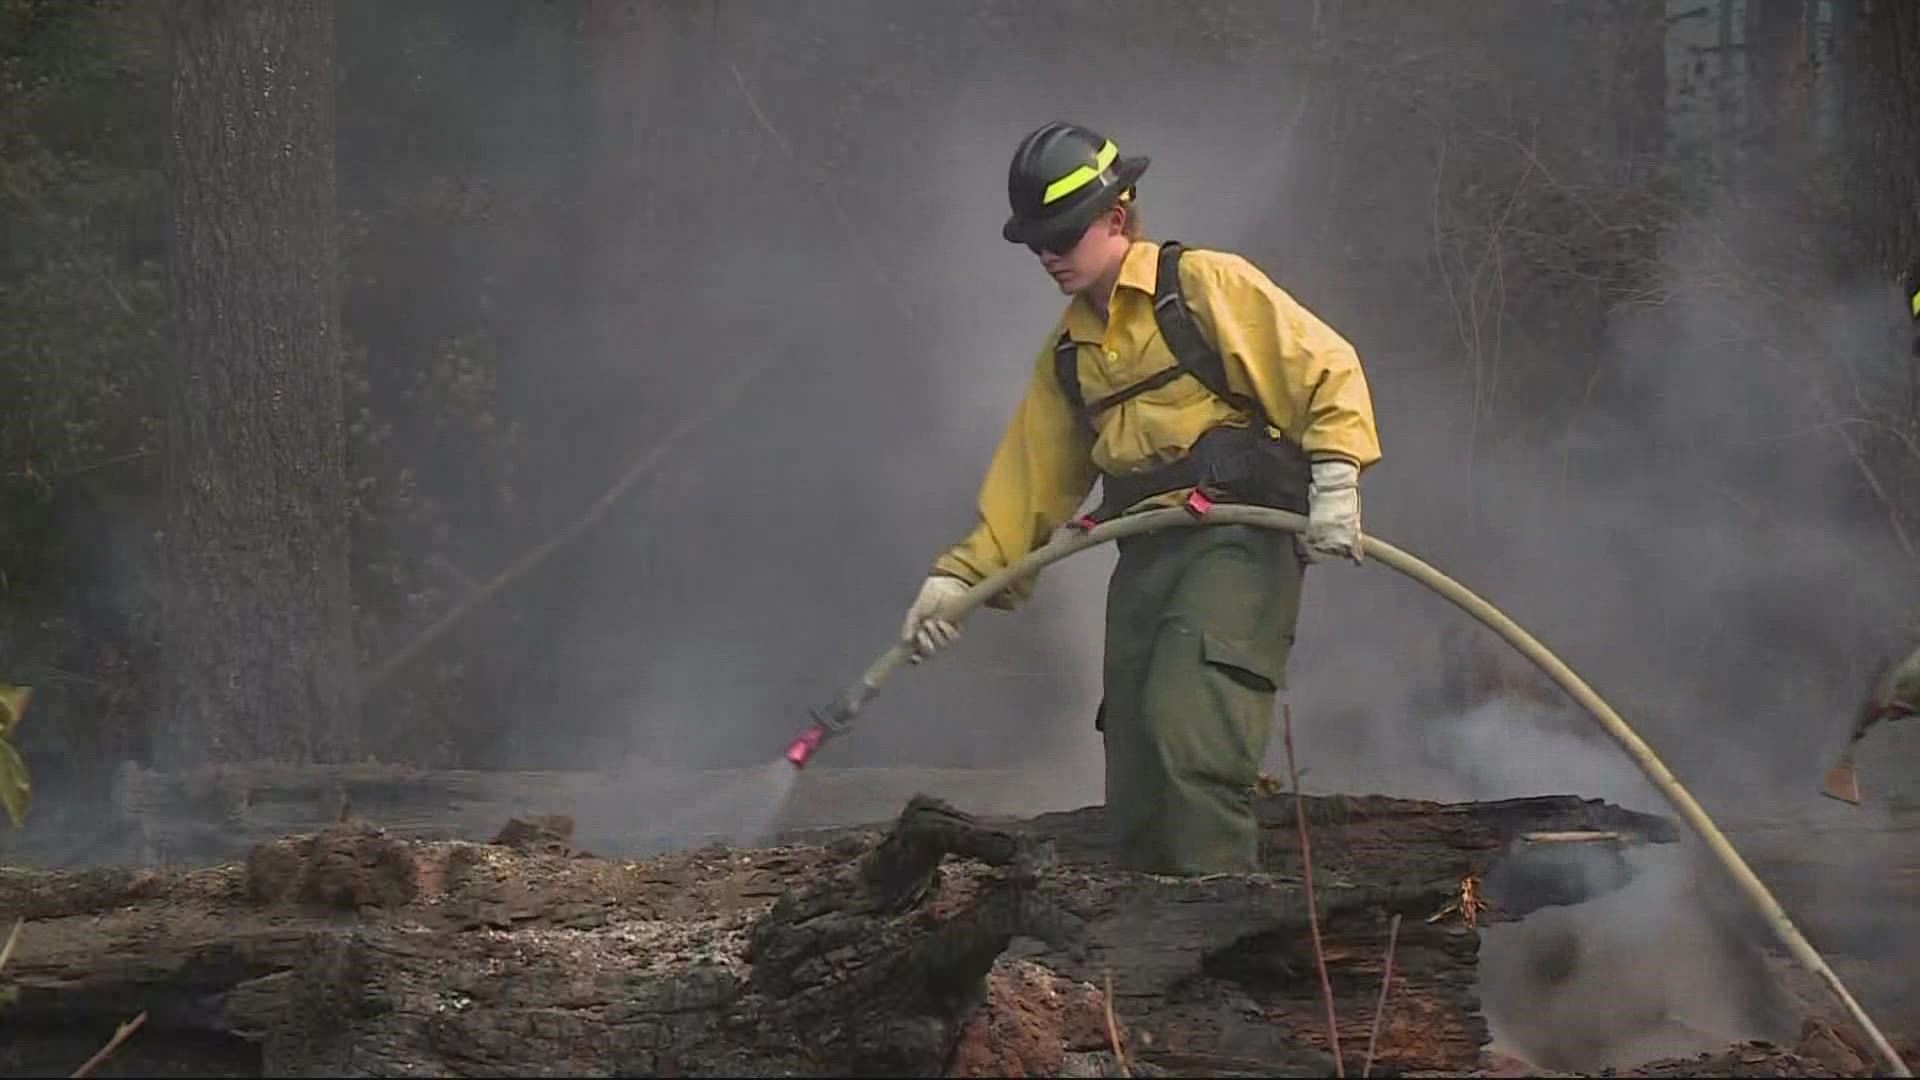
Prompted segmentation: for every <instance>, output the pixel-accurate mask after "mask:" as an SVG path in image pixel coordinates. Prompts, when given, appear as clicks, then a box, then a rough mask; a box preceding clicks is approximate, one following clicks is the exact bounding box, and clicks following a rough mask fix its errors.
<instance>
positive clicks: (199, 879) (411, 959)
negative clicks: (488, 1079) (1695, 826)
mask: <svg viewBox="0 0 1920 1080" xmlns="http://www.w3.org/2000/svg"><path fill="white" fill-rule="evenodd" d="M1291 807H1292V803H1291V800H1289V799H1265V800H1261V803H1260V811H1261V817H1262V822H1263V826H1264V831H1265V835H1266V837H1267V851H1266V858H1267V865H1268V867H1269V872H1268V873H1263V874H1256V875H1228V876H1220V877H1210V878H1197V879H1173V878H1161V877H1156V876H1152V875H1145V874H1133V873H1125V872H1120V871H1116V870H1113V869H1112V868H1111V867H1110V865H1109V862H1108V860H1107V858H1106V854H1105V852H1104V847H1103V844H1102V843H1101V841H1100V839H1099V837H1100V836H1101V834H1102V831H1103V830H1102V825H1101V821H1100V814H1099V812H1098V811H1097V810H1085V811H1076V812H1073V813H1064V814H1052V815H1046V816H1043V817H1042V818H1039V819H1035V820H1033V821H1029V822H998V821H984V820H979V819H975V818H973V817H970V816H968V815H966V814H963V813H960V812H957V811H955V810H954V809H952V808H951V807H949V806H946V805H945V804H942V803H938V802H936V801H933V800H929V799H924V798H917V799H915V800H913V801H912V802H911V803H910V804H909V805H908V807H907V808H906V810H905V812H903V813H902V814H901V815H900V817H899V818H898V819H897V820H896V821H894V822H893V823H892V825H891V827H890V828H888V829H886V830H885V831H884V832H875V831H869V830H830V831H826V832H822V833H820V834H818V835H816V836H813V837H810V838H804V840H805V842H799V843H795V844H793V845H790V846H786V847H779V848H768V849H758V850H751V851H749V850H728V849H720V848H711V849H703V850H700V851H694V852H682V853H678V854H674V855H670V856H663V857H659V858H654V859H649V860H645V861H640V862H616V861H609V860H603V859H598V858H592V857H586V856H580V855H577V854H571V853H568V852H567V851H566V850H565V847H564V845H559V846H557V847H556V846H555V845H552V844H549V843H546V842H544V841H542V840H541V839H540V837H538V836H534V837H533V838H532V840H531V841H529V842H526V843H519V842H518V841H515V837H516V836H518V835H519V834H520V833H523V832H526V830H510V831H505V832H503V833H502V834H501V835H500V837H499V838H498V839H499V840H500V841H502V842H500V843H492V844H475V843H449V842H419V841H407V840H402V839H399V838H397V837H394V836H391V835H389V834H387V833H385V832H384V831H382V830H380V829H378V828H375V827H373V826H371V825H368V824H366V823H363V822H356V821H349V822H345V823H341V824H337V825H333V826H330V827H328V828H327V829H324V830H322V831H321V832H319V833H317V834H309V835H305V836H301V837H294V838H287V839H283V840H281V841H276V842H273V843H269V844H264V845H262V846H261V847H259V848H257V849H256V850H255V851H254V852H253V854H252V856H251V857H250V858H249V859H248V860H247V861H246V862H245V863H244V864H228V865H223V866H217V867H208V868H202V869H197V870H190V871H162V870H114V871H92V872H82V873H47V872H28V871H4V872H0V910H4V911H8V912H18V913H20V914H21V915H23V916H25V917H26V918H27V919H28V920H29V922H28V925H27V928H26V931H25V932H24V933H23V935H22V938H21V943H20V947H19V951H18V952H17V953H16V955H15V957H14V960H13V963H12V964H11V965H10V966H9V971H8V974H9V976H10V977H11V978H12V979H13V980H14V981H15V982H16V984H17V986H18V988H19V998H18V1001H17V1002H16V1004H15V1006H14V1008H13V1009H12V1010H10V1012H9V1015H8V1024H9V1035H10V1036H11V1042H10V1044H9V1045H8V1046H7V1047H6V1048H0V1069H6V1070H8V1071H10V1072H16V1073H18V1072H23V1071H26V1072H31V1071H34V1070H44V1069H47V1068H51V1067H56V1066H58V1065H61V1064H66V1058H67V1057H70V1056H71V1053H72V1049H73V1047H72V1046H71V1042H72V1034H73V1032H75V1031H76V1030H83V1031H91V1030H93V1029H96V1028H97V1029H100V1030H104V1031H111V1030H112V1027H113V1025H114V1024H115V1023H117V1022H119V1021H120V1020H122V1019H125V1017H126V1016H128V1015H131V1014H133V1013H134V1012H137V1011H140V1010H145V1011H147V1013H148V1018H147V1021H146V1025H145V1026H144V1027H143V1028H142V1030H141V1034H140V1037H139V1038H138V1039H136V1040H133V1041H132V1042H130V1043H129V1044H128V1046H127V1047H125V1048H124V1049H123V1051H122V1052H121V1055H120V1057H119V1058H117V1059H116V1061H117V1063H118V1064H119V1065H120V1066H122V1067H123V1068H128V1069H138V1068H141V1067H145V1066H147V1065H150V1064H155V1063H164V1064H165V1067H166V1068H170V1069H176V1070H177V1069H190V1068H198V1069H201V1070H202V1072H200V1073H198V1075H267V1076H317V1075H330V1076H367V1075H450V1076H498V1075H519V1076H530V1075H550V1076H561V1075H567V1076H596V1075H599V1076H604V1075H625V1076H670V1075H687V1076H690V1075H710V1076H722V1075H724V1076H742V1075H809V1076H818V1075H828V1076H847V1075H906V1076H938V1075H1066V1074H1078V1075H1099V1074H1101V1072H1100V1070H1103V1069H1106V1068H1109V1067H1110V1066H1111V1060H1110V1049H1111V1040H1115V1038H1116V1036H1117V1041H1118V1042H1119V1043H1120V1044H1121V1049H1122V1053H1124V1054H1125V1056H1126V1057H1127V1060H1128V1066H1129V1069H1130V1070H1131V1071H1132V1074H1133V1075H1136V1076H1144V1075H1164V1074H1168V1073H1171V1074H1175V1075H1189V1076H1191V1075H1303V1076H1324V1075H1329V1074H1330V1065H1331V1062H1330V1059H1329V1057H1328V1055H1327V1052H1326V1040H1325V1031H1324V1016H1325V1014H1324V1012H1323V1011H1321V1009H1320V1008H1319V1007H1318V1003H1317V999H1316V994H1317V986H1318V981H1317V978H1316V977H1315V974H1314V965H1313V961H1312V951H1311V949H1312V946H1311V944H1310V940H1311V934H1310V931H1309V928H1308V925H1307V918H1306V905H1305V902H1304V897H1303V896H1302V893H1301V884H1300V876H1299V874H1298V872H1297V863H1298V859H1297V852H1296V851H1294V849H1293V845H1294V840H1293V837H1294V836H1295V835H1296V833H1295V829H1294V826H1293V821H1292V814H1291ZM1309 810H1310V814H1311V815H1312V816H1311V821H1312V828H1313V838H1314V843H1315V851H1314V855H1315V869H1316V876H1317V878H1318V880H1319V881H1320V882H1321V885H1320V889H1321V895H1320V903H1319V910H1320V912H1321V917H1322V921H1323V924H1324V925H1323V935H1322V936H1323V938H1324V943H1325V949H1326V955H1327V962H1328V966H1329V968H1330V972H1331V977H1332V983H1333V990H1334V995H1335V998H1336V1010H1337V1012H1338V1014H1339V1017H1340V1022H1341V1035H1342V1042H1343V1045H1344V1046H1346V1047H1347V1048H1348V1050H1349V1053H1353V1052H1355V1048H1359V1047H1364V1046H1365V1044H1366V1032H1367V1029H1368V1026H1369V1025H1370V1024H1371V1021H1372V1014H1373V1009H1374V1003H1375V1001H1376V995H1377V993H1378V989H1379V974H1380V968H1381V964H1382V962H1383V960H1384V958H1385V947H1384V946H1385V936H1386V932H1387V927H1388V925H1389V917H1390V915H1391V914H1393V913H1399V914H1400V915H1402V917H1403V924H1402V927H1401V930H1400V933H1399V938H1398V942H1397V951H1396V955H1395V961H1394V970H1395V972H1396V980H1395V984H1394V992H1393V995H1392V996H1391V998H1390V1001H1389V1005H1388V1009H1389V1012H1388V1013H1387V1014H1386V1017H1385V1022H1384V1023H1383V1024H1382V1034H1381V1046H1380V1052H1379V1057H1378V1061H1377V1063H1376V1067H1377V1068H1378V1069H1379V1070H1381V1071H1383V1072H1384V1071H1386V1070H1393V1069H1399V1070H1413V1069H1431V1070H1442V1071H1449V1072H1453V1073H1456V1074H1457V1073H1458V1072H1460V1071H1464V1070H1468V1069H1472V1068H1475V1067H1477V1066H1478V1065H1479V1063H1480V1060H1481V1057H1482V1048H1483V1046H1484V1045H1485V1044H1486V1042H1487V1031H1486V1027H1485V1023H1484V1021H1483V1020H1482V1018H1481V1017H1480V1014H1479V1008H1478V1001H1477V998H1476V991H1475V989H1474V969H1475V962H1476V956H1477V951H1478V934H1477V929H1476V927H1477V926H1478V925H1484V924H1485V923H1486V922H1488V921H1492V920H1498V919H1511V918H1515V917H1518V916H1521V915H1524V914H1525V913H1526V912H1527V911H1528V910H1530V909H1532V908H1534V907H1537V906H1539V905H1541V904H1546V903H1569V902H1574V901H1576V900H1578V899H1580V898H1582V897H1583V896H1585V895H1587V894H1590V893H1591V892H1593V891H1594V890H1596V889H1598V890H1605V889H1607V888H1610V887H1614V886H1615V885H1617V884H1619V883H1621V882H1623V881H1624V880H1625V874H1626V872H1625V870H1624V864H1620V866H1618V867H1615V866H1614V864H1613V863H1612V862H1609V861H1608V857H1607V855H1606V854H1605V853H1604V850H1605V849H1604V845H1600V846H1594V847H1592V849H1591V850H1592V851H1594V852H1595V853H1596V854H1595V857H1594V859H1582V860H1578V861H1577V862H1575V863H1573V864H1570V865H1568V866H1564V867H1562V866H1559V865H1557V864H1553V863H1551V862H1548V863H1541V862H1539V861H1538V860H1536V859H1535V858H1534V857H1533V856H1531V855H1529V854H1528V853H1527V852H1526V851H1525V850H1524V849H1525V848H1527V847H1528V846H1529V843H1530V841H1529V837H1532V840H1533V841H1534V842H1535V843H1534V844H1533V846H1539V844H1540V843H1545V841H1544V840H1543V837H1555V838H1559V840H1565V839H1566V838H1567V837H1569V836H1591V837H1606V838H1612V839H1613V840H1616V841H1619V842H1622V843H1645V842H1660V841H1661V840H1663V839H1671V838H1672V832H1671V829H1670V828H1669V827H1668V826H1667V825H1666V823H1665V822H1664V821H1661V820H1659V819H1652V818H1646V817H1642V816H1639V815H1632V814H1625V813H1622V812H1620V811H1617V810H1614V809H1612V808H1609V807H1606V806H1604V805H1602V804H1597V803H1585V802H1581V801H1579V800H1574V799H1523V800H1514V801H1511V802H1506V803H1493V804H1469V805H1458V806H1448V805H1439V804H1432V803H1413V802H1405V801H1400V800H1392V799H1315V800H1312V801H1311V802H1310V803H1309ZM1570 830H1571V831H1572V832H1570ZM1581 830H1584V831H1581ZM535 832H538V830H535ZM506 841H514V843H507V842H506ZM1549 846H1554V847H1556V850H1560V851H1566V850H1568V846H1567V845H1566V844H1563V843H1557V842H1556V843H1555V844H1552V845H1549ZM1595 860H1597V861H1595ZM1610 868H1612V869H1610ZM1616 871H1617V872H1616ZM1610 875H1611V876H1610ZM1468 882H1472V883H1474V887H1473V888H1471V889H1470V890H1469V889H1467V886H1466V883H1468ZM1463 895H1464V896H1466V897H1471V898H1473V899H1474V900H1475V902H1474V903H1471V904H1467V905H1461V904H1460V903H1459V901H1460V900H1462V899H1463ZM1482 900H1484V901H1486V902H1487V903H1488V904H1490V905H1491V906H1481V904H1480V903H1479V901H1482ZM1109 982H1110V983H1111V986H1112V993H1113V998H1112V1002H1111V1003H1112V1006H1113V1012H1114V1027H1115V1031H1114V1032H1113V1033H1109V1031H1108V1030H1107V1027H1106V1024H1105V1021H1104V1013H1105V1006H1106V1004H1107V1002H1106V1000H1105V999H1104V998H1103V996H1102V990H1101V989H1099V988H1102V987H1104V986H1105V985H1107V984H1108V983H1109ZM1103 1055H1107V1056H1103ZM1349 1065H1350V1068H1352V1069H1353V1070H1354V1071H1357V1069H1358V1060H1357V1058H1356V1059H1354V1060H1353V1061H1351V1062H1350V1063H1349ZM67 1067H68V1068H70V1067H71V1066H70V1064H67ZM156 1067H159V1066H158V1065H156Z"/></svg>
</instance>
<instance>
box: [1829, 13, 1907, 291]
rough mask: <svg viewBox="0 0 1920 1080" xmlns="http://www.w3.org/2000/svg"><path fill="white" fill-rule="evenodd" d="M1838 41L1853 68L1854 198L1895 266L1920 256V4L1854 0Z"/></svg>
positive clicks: (1877, 248) (1881, 255) (1848, 110)
mask: <svg viewBox="0 0 1920 1080" xmlns="http://www.w3.org/2000/svg"><path fill="white" fill-rule="evenodd" d="M1848 14H1849V16H1850V17H1849V18H1847V19H1846V20H1845V22H1844V24H1843V25H1842V26H1838V27H1836V32H1840V31H1845V32H1846V36H1845V37H1842V38H1841V39H1840V40H1839V46H1840V50H1841V55H1842V56H1843V57H1844V62H1845V63H1846V65H1847V68H1848V71H1847V73H1846V85H1847V91H1848V92H1847V95H1846V97H1847V101H1846V107H1845V115H1846V122H1847V126H1848V129H1849V131H1848V136H1849V137H1848V150H1849V155H1848V156H1849V160H1850V166H1851V167H1850V170H1849V171H1850V173H1851V176H1850V177H1849V183H1848V190H1849V195H1850V196H1851V198H1850V200H1849V202H1850V205H1852V206H1853V207H1854V208H1855V214H1856V219H1855V227H1856V228H1857V230H1858V232H1859V235H1860V236H1861V238H1862V240H1863V241H1864V242H1865V243H1866V244H1867V245H1868V247H1869V250H1871V251H1872V253H1873V254H1874V256H1875V257H1876V258H1878V259H1880V260H1881V262H1882V263H1883V265H1884V267H1885V268H1886V269H1887V270H1889V271H1898V270H1899V268H1900V267H1901V266H1903V265H1904V264H1905V263H1906V262H1907V261H1908V260H1910V259H1913V258H1915V257H1920V7H1916V5H1914V4H1911V3H1889V2H1885V0H1882V2H1878V3H1874V4H1872V5H1870V6H1869V5H1853V6H1852V7H1851V8H1850V9H1849V11H1848Z"/></svg>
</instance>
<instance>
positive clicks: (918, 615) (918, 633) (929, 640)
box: [900, 574, 969, 664]
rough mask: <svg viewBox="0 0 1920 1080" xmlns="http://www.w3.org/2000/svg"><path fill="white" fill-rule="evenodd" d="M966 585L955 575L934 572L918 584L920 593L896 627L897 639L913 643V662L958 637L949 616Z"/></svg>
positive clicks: (944, 646)
mask: <svg viewBox="0 0 1920 1080" xmlns="http://www.w3.org/2000/svg"><path fill="white" fill-rule="evenodd" d="M968 588H969V586H968V585H967V583H966V582H964V581H961V580H960V579H959V578H957V577H949V576H947V575H946V574H934V575H932V576H931V577H929V578H927V580H926V581H925V583H923V584H922V585H921V586H920V595H919V596H917V597H915V598H914V601H913V606H912V607H910V608H908V609H907V620H906V622H905V623H902V624H901V626H900V640H902V641H910V642H912V643H913V655H912V657H911V658H910V659H911V660H912V661H913V662H914V663H916V664H917V663H919V662H920V661H921V660H923V659H925V658H926V657H929V656H931V655H933V654H934V653H935V652H937V651H939V650H940V649H944V648H946V647H947V646H949V645H951V644H953V643H954V642H955V641H957V640H959V638H960V626H959V624H958V623H956V622H955V621H954V619H953V613H954V609H955V608H957V607H958V606H959V604H960V598H961V597H963V596H965V595H966V594H967V589H968Z"/></svg>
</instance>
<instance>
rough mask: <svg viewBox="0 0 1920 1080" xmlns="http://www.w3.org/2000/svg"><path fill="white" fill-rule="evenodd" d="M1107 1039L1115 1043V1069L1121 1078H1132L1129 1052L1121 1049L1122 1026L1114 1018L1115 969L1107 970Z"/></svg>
mask: <svg viewBox="0 0 1920 1080" xmlns="http://www.w3.org/2000/svg"><path fill="white" fill-rule="evenodd" d="M1106 1006H1107V1039H1108V1040H1109V1041H1110V1042H1112V1043H1113V1067H1114V1070H1115V1071H1116V1072H1118V1073H1119V1074H1120V1075H1121V1076H1132V1075H1133V1074H1132V1073H1131V1072H1128V1071H1127V1052H1126V1051H1125V1050H1122V1049H1120V1024H1119V1022H1117V1021H1116V1020H1114V1018H1113V969H1112V968H1108V969H1107V995H1106Z"/></svg>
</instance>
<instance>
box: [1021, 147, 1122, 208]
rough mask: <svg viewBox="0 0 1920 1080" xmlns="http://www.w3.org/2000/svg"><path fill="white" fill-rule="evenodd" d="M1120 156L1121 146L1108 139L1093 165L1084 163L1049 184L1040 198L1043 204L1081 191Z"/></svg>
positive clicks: (1094, 159)
mask: <svg viewBox="0 0 1920 1080" xmlns="http://www.w3.org/2000/svg"><path fill="white" fill-rule="evenodd" d="M1119 156H1120V148H1119V147H1117V146H1115V145H1113V140H1112V139H1108V140H1107V144H1106V145H1105V146H1102V147H1101V148H1100V152H1099V153H1098V154H1095V155H1094V158H1093V164H1092V165H1082V166H1080V167H1079V168H1077V169H1075V170H1073V171H1072V172H1070V173H1068V174H1067V175H1065V176H1063V177H1061V178H1060V179H1058V180H1055V181H1054V182H1053V183H1051V184H1048V185H1047V192H1046V194H1045V195H1043V196H1041V198H1040V203H1041V205H1042V206H1044V205H1046V204H1047V203H1050V202H1058V201H1060V200H1061V199H1064V198H1066V197H1067V196H1069V195H1071V194H1073V193H1074V192H1076V191H1079V190H1080V189H1081V188H1083V187H1086V186H1087V185H1088V184H1091V183H1093V180H1094V177H1097V176H1099V175H1100V174H1101V173H1103V172H1105V171H1106V170H1107V166H1109V165H1111V164H1113V159H1114V158H1117V157H1119Z"/></svg>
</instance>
